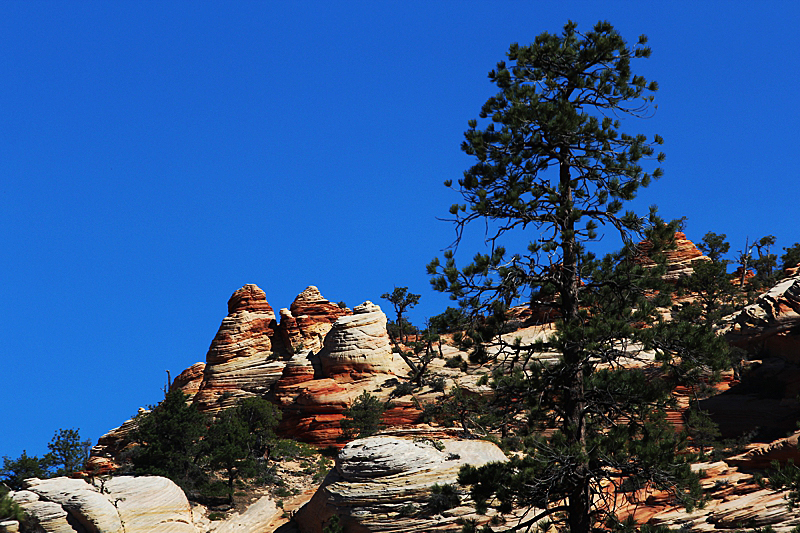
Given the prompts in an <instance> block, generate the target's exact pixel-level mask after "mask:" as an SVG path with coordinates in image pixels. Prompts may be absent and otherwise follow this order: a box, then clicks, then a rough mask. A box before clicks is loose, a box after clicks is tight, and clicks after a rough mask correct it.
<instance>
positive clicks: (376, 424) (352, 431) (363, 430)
mask: <svg viewBox="0 0 800 533" xmlns="http://www.w3.org/2000/svg"><path fill="white" fill-rule="evenodd" d="M384 410H385V406H384V404H383V403H382V402H381V401H380V400H378V399H377V398H376V397H374V396H372V395H371V394H369V393H368V392H367V391H364V392H363V393H361V395H360V396H359V397H358V398H356V400H355V401H354V402H353V405H352V406H351V407H350V408H349V409H345V411H344V416H345V418H344V419H343V420H342V421H341V427H342V430H344V434H345V436H346V437H347V438H350V439H352V438H356V437H362V438H363V437H369V436H370V435H374V434H375V433H377V432H378V431H379V430H380V429H381V428H382V427H383V423H382V418H381V417H382V416H383V411H384Z"/></svg>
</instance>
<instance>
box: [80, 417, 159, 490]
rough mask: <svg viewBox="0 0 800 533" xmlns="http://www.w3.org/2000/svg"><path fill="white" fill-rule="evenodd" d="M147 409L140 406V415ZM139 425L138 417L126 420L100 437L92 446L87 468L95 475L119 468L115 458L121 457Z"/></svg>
mask: <svg viewBox="0 0 800 533" xmlns="http://www.w3.org/2000/svg"><path fill="white" fill-rule="evenodd" d="M147 412H149V411H147V409H145V408H143V407H140V408H139V413H138V414H139V415H143V414H145V413H147ZM137 425H138V422H137V419H136V417H134V418H131V419H130V420H126V421H125V422H124V423H123V424H122V425H121V426H120V427H118V428H114V429H112V430H111V431H109V432H108V433H106V434H105V435H103V436H102V437H100V438H99V439H97V444H95V445H94V446H92V453H91V457H89V460H88V461H87V463H86V469H87V470H88V471H89V472H92V473H93V474H95V475H101V474H105V473H108V472H110V471H112V470H116V469H117V466H118V465H117V463H116V460H115V458H116V457H119V454H120V453H122V451H123V450H125V448H127V447H128V446H129V445H130V443H131V432H132V431H133V430H135V429H136V427H137Z"/></svg>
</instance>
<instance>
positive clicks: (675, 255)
mask: <svg viewBox="0 0 800 533" xmlns="http://www.w3.org/2000/svg"><path fill="white" fill-rule="evenodd" d="M674 242H675V248H674V249H672V250H667V251H666V253H665V255H666V256H667V273H666V274H664V279H665V280H667V281H677V280H679V279H680V278H682V277H686V276H691V275H692V272H694V268H693V267H692V264H693V263H694V262H695V261H709V258H708V257H706V256H705V255H703V252H701V251H700V250H698V249H697V246H695V244H694V243H693V242H692V241H690V240H689V239H687V238H686V235H685V234H684V233H683V232H680V231H678V232H676V233H675V241H674ZM639 249H640V250H641V252H642V255H641V256H640V258H639V260H640V261H641V263H642V264H643V265H645V266H647V265H654V264H655V263H654V262H653V260H652V259H650V258H649V257H648V253H649V251H650V250H651V249H652V244H651V243H649V242H648V241H643V242H641V243H639Z"/></svg>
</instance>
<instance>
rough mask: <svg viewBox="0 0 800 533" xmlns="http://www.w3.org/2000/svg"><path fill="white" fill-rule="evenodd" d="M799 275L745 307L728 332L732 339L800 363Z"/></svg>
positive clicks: (787, 279)
mask: <svg viewBox="0 0 800 533" xmlns="http://www.w3.org/2000/svg"><path fill="white" fill-rule="evenodd" d="M798 326H800V276H798V275H795V276H792V277H789V278H786V279H784V280H782V281H780V282H779V283H778V284H777V285H775V286H774V287H772V288H771V289H770V290H768V291H767V292H765V293H764V294H762V295H761V296H759V297H758V299H757V300H756V301H755V303H753V304H752V305H748V306H747V307H745V308H744V309H743V310H742V311H741V312H740V313H738V314H737V315H736V316H735V318H733V323H732V326H731V327H730V328H728V330H727V331H726V332H725V336H726V338H727V339H728V341H729V342H731V343H732V344H734V345H737V346H741V347H744V348H754V349H757V350H758V351H759V352H761V353H762V354H766V355H772V356H778V357H783V358H786V359H787V360H790V361H792V362H793V363H800V335H797V334H796V333H794V332H795V331H797V328H798Z"/></svg>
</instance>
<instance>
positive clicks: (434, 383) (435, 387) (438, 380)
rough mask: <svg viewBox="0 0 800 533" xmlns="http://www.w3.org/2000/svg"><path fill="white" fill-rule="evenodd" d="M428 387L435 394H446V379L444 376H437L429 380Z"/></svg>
mask: <svg viewBox="0 0 800 533" xmlns="http://www.w3.org/2000/svg"><path fill="white" fill-rule="evenodd" d="M428 385H429V386H430V388H431V390H432V391H433V392H444V388H445V379H444V377H442V376H436V377H435V378H431V379H429V380H428Z"/></svg>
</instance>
